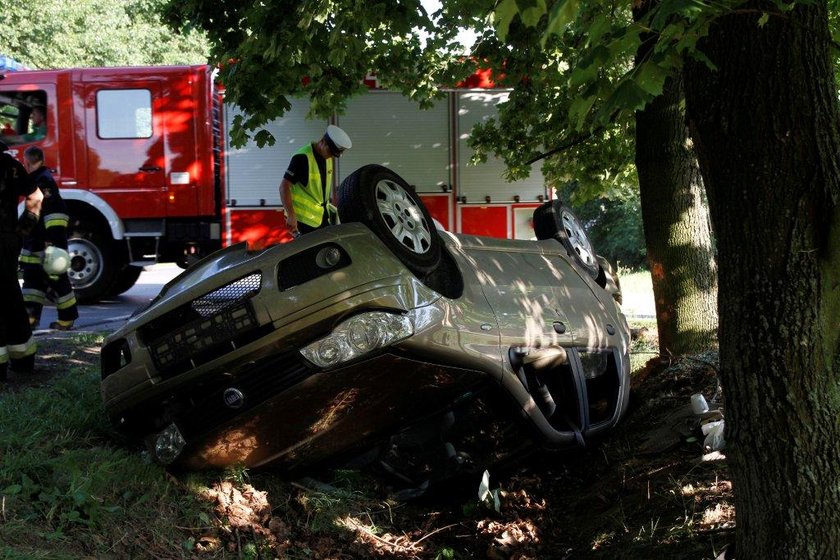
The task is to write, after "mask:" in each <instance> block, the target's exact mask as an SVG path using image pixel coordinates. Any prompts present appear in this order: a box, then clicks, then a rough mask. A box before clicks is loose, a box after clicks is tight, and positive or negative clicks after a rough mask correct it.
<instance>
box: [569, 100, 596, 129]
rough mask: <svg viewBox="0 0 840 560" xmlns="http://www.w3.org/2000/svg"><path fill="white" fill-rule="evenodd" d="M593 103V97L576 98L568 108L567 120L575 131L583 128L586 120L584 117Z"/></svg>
mask: <svg viewBox="0 0 840 560" xmlns="http://www.w3.org/2000/svg"><path fill="white" fill-rule="evenodd" d="M594 103H595V96H594V95H592V96H589V97H583V96H580V97H576V98H575V99H574V100H573V101H572V104H571V105H570V106H569V120H570V121H572V124H573V125H574V127H575V129H576V130H581V129H582V128H583V123H584V121H585V120H586V115H587V114H588V113H589V110H590V109H591V108H592V105H593V104H594Z"/></svg>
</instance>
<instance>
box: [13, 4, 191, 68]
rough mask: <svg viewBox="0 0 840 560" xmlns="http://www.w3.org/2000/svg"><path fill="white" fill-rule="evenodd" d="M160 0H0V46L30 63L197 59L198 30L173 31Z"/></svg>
mask: <svg viewBox="0 0 840 560" xmlns="http://www.w3.org/2000/svg"><path fill="white" fill-rule="evenodd" d="M160 3H161V1H160V0H74V1H73V2H66V1H64V0H32V1H30V2H14V1H13V2H5V3H4V4H3V9H2V10H0V45H3V47H2V48H3V49H4V51H5V52H3V54H6V55H9V56H11V57H13V58H15V59H16V60H19V61H20V62H22V63H24V64H26V65H27V66H30V67H34V68H69V67H74V66H121V65H152V64H199V63H204V62H206V60H207V51H208V45H207V40H206V39H205V38H204V35H203V34H202V33H200V32H198V31H190V32H188V33H186V34H183V35H179V34H174V33H173V32H172V30H171V29H170V28H168V27H167V26H166V25H164V24H163V22H162V20H161V16H160V13H159V10H160Z"/></svg>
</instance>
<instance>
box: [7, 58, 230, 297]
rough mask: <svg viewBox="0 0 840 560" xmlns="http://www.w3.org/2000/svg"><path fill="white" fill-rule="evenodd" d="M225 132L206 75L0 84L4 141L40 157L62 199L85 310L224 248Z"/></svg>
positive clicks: (39, 74)
mask: <svg viewBox="0 0 840 560" xmlns="http://www.w3.org/2000/svg"><path fill="white" fill-rule="evenodd" d="M38 113H41V115H43V117H45V122H44V123H43V124H41V125H39V124H37V119H38V118H39V117H38V116H37V115H38ZM220 127H221V98H220V96H219V95H218V94H217V93H216V92H215V90H214V87H213V81H212V77H211V74H210V70H209V69H208V67H206V66H193V67H159V68H98V69H97V68H89V69H69V70H53V71H25V72H10V73H6V74H0V134H2V135H3V139H4V141H5V142H6V144H8V145H9V146H10V147H11V150H10V152H11V153H12V154H13V155H15V156H17V157H19V158H22V156H23V152H24V151H25V149H26V148H27V147H28V146H31V145H38V146H39V147H41V148H42V149H43V150H44V154H45V161H46V164H47V165H48V166H49V167H50V168H51V169H52V170H53V171H54V174H55V177H56V180H57V182H58V184H59V187H60V188H61V191H62V196H63V197H64V198H65V199H66V201H67V205H68V208H69V214H70V217H71V222H70V228H69V237H70V244H69V250H70V254H71V258H72V264H71V268H70V271H69V275H70V278H71V282H72V283H73V285H74V288H75V290H76V294H77V297H78V299H79V300H81V301H92V300H96V299H99V298H101V297H104V296H109V295H116V294H119V293H122V292H123V291H125V290H127V289H128V288H130V287H131V286H132V285H133V284H134V283H135V282H136V280H137V277H138V276H139V275H140V272H141V271H142V267H143V265H145V264H151V263H154V262H160V261H176V262H177V261H184V259H185V256H186V255H190V254H196V253H205V252H207V251H209V250H213V249H215V248H218V247H220V246H221V229H220V227H221V226H220V219H219V216H220V213H221V208H220V204H221V201H222V200H224V196H223V193H222V188H223V185H222V179H221V165H222V143H223V141H222V131H221V128H220Z"/></svg>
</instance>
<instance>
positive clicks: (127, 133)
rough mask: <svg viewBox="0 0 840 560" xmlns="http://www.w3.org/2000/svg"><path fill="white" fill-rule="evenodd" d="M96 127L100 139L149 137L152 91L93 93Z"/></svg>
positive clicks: (126, 90) (114, 90)
mask: <svg viewBox="0 0 840 560" xmlns="http://www.w3.org/2000/svg"><path fill="white" fill-rule="evenodd" d="M96 128H97V130H98V133H99V137H100V138H149V137H151V135H152V94H151V92H150V91H149V90H147V89H111V90H102V91H98V92H97V93H96Z"/></svg>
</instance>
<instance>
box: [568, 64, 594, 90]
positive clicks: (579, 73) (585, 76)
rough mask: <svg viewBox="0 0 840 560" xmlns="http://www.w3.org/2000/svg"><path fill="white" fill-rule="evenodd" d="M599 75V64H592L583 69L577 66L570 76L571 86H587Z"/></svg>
mask: <svg viewBox="0 0 840 560" xmlns="http://www.w3.org/2000/svg"><path fill="white" fill-rule="evenodd" d="M597 75H598V65H597V64H590V65H588V66H586V67H585V68H584V67H581V66H580V65H578V66H575V68H574V70H572V72H571V74H569V85H570V86H571V87H577V86H579V85H582V84H585V83H586V82H588V81H590V80H591V79H592V78H594V77H595V76H597Z"/></svg>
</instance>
